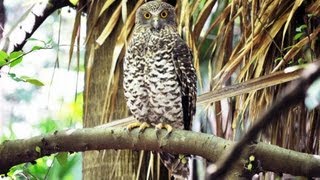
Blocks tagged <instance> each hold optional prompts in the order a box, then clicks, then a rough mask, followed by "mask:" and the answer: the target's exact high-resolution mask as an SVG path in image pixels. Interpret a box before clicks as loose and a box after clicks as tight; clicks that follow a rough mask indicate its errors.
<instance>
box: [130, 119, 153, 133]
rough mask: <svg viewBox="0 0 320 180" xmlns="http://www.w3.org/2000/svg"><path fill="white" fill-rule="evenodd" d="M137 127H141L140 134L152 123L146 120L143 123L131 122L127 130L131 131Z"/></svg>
mask: <svg viewBox="0 0 320 180" xmlns="http://www.w3.org/2000/svg"><path fill="white" fill-rule="evenodd" d="M137 127H139V134H140V133H143V131H144V130H145V129H146V128H148V127H150V124H148V123H146V122H143V123H141V122H134V123H131V124H129V125H128V126H127V128H126V129H127V131H131V130H132V129H134V128H137Z"/></svg>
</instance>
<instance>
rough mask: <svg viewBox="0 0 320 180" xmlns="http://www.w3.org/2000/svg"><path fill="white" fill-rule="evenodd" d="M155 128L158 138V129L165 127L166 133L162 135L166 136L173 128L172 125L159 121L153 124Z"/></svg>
mask: <svg viewBox="0 0 320 180" xmlns="http://www.w3.org/2000/svg"><path fill="white" fill-rule="evenodd" d="M155 128H156V136H157V138H159V133H160V129H166V130H167V134H166V135H165V136H164V137H165V138H168V137H169V136H170V134H171V132H172V130H173V128H172V126H171V125H169V124H164V123H159V124H157V125H156V126H155Z"/></svg>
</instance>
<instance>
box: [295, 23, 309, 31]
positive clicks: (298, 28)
mask: <svg viewBox="0 0 320 180" xmlns="http://www.w3.org/2000/svg"><path fill="white" fill-rule="evenodd" d="M307 27H308V26H307V25H305V24H303V25H301V26H299V27H297V28H296V31H297V32H302V31H303V30H304V29H306V28H307Z"/></svg>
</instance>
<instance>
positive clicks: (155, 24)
mask: <svg viewBox="0 0 320 180" xmlns="http://www.w3.org/2000/svg"><path fill="white" fill-rule="evenodd" d="M152 27H153V29H155V30H160V23H159V19H158V18H155V19H153V20H152Z"/></svg>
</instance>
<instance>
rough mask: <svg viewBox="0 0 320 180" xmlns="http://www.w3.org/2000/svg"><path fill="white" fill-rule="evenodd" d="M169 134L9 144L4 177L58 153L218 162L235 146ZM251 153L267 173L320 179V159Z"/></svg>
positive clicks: (279, 151)
mask: <svg viewBox="0 0 320 180" xmlns="http://www.w3.org/2000/svg"><path fill="white" fill-rule="evenodd" d="M166 133H167V132H166V131H165V130H162V131H161V132H160V136H159V138H157V136H156V133H155V131H154V129H152V128H148V129H146V130H145V131H144V132H143V133H139V132H138V129H134V130H132V131H130V132H128V131H127V130H126V129H125V128H123V127H108V128H104V127H95V128H83V129H76V130H65V131H56V132H55V133H54V134H50V135H45V136H36V137H33V138H30V139H22V140H12V141H5V142H3V143H2V144H1V145H0V174H3V173H7V172H8V171H9V169H10V168H11V167H12V166H14V165H17V164H20V163H24V162H32V161H34V160H36V159H37V158H40V157H43V156H46V155H50V154H52V153H56V152H81V151H90V150H103V149H116V150H117V149H133V150H149V151H157V152H159V151H166V152H172V153H182V154H193V155H199V156H202V157H204V158H206V159H208V160H210V161H212V162H215V161H216V160H217V159H219V158H220V156H221V154H223V153H224V152H225V151H227V150H228V149H230V148H231V147H232V146H233V145H234V142H232V141H228V140H224V139H222V138H219V137H215V136H213V135H209V134H204V133H197V132H191V131H184V130H176V129H175V130H174V131H173V132H172V134H171V135H170V136H169V137H168V138H165V135H166ZM39 148H40V151H39ZM250 149H251V151H250V153H251V154H253V155H254V156H256V157H257V158H258V160H260V162H261V166H262V168H263V170H267V171H274V172H283V173H289V174H293V175H303V176H320V171H319V170H320V156H316V155H310V154H305V153H300V152H296V151H291V150H287V149H284V148H280V147H278V146H274V145H270V144H265V143H258V144H254V145H252V146H251V148H250Z"/></svg>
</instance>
